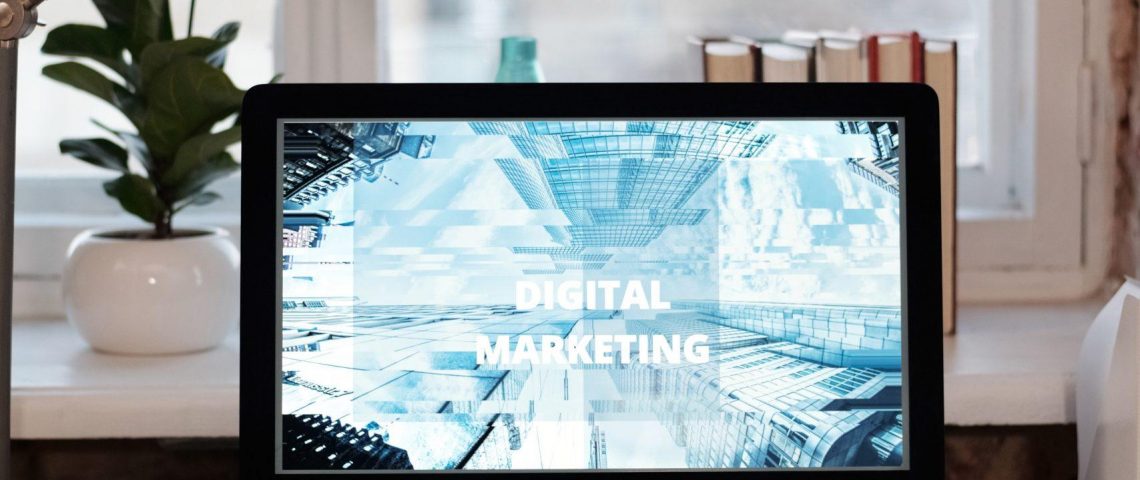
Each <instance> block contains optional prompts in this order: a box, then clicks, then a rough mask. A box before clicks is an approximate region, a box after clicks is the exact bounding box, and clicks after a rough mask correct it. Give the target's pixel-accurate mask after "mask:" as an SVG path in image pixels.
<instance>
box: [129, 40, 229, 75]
mask: <svg viewBox="0 0 1140 480" xmlns="http://www.w3.org/2000/svg"><path fill="white" fill-rule="evenodd" d="M225 49H226V44H225V43H222V42H219V41H217V40H214V39H212V38H202V37H190V38H184V39H181V40H174V41H170V42H159V43H154V44H151V45H150V46H148V47H146V49H144V50H143V52H142V55H141V57H140V60H139V65H140V68H141V70H142V83H143V85H150V83H151V81H152V80H154V77H155V76H156V75H158V73H159V72H161V71H162V70H163V69H164V68H166V67H167V66H169V65H170V63H171V62H172V61H174V60H175V59H177V58H181V57H188V56H189V57H198V58H201V59H208V58H210V56H211V55H214V54H216V53H217V52H219V51H222V52H223V58H224V57H225V54H224V52H225ZM207 63H210V64H211V65H213V63H211V62H209V61H207ZM214 66H215V67H217V66H218V65H214Z"/></svg>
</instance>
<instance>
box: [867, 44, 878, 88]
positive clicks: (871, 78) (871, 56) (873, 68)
mask: <svg viewBox="0 0 1140 480" xmlns="http://www.w3.org/2000/svg"><path fill="white" fill-rule="evenodd" d="M867 81H868V82H871V83H877V82H878V81H879V36H878V35H871V36H869V37H867Z"/></svg>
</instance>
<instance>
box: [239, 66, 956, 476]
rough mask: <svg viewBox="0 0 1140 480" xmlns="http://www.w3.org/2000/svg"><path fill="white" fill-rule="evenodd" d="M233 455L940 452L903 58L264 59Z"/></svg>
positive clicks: (923, 125)
mask: <svg viewBox="0 0 1140 480" xmlns="http://www.w3.org/2000/svg"><path fill="white" fill-rule="evenodd" d="M243 122H244V125H245V130H244V132H243V133H244V136H243V144H242V153H243V156H242V158H243V159H244V162H243V168H244V170H245V171H244V172H243V175H242V188H243V190H244V195H243V205H242V209H243V218H244V226H243V232H242V240H241V243H242V247H243V248H242V251H243V253H244V268H243V272H242V352H241V356H242V364H241V375H242V386H241V449H242V462H243V466H242V469H243V475H244V476H245V477H246V478H341V477H345V478H390V477H392V478H395V477H399V478H403V477H409V476H417V475H424V474H440V475H455V476H458V477H467V476H474V477H480V478H491V477H492V476H493V477H494V478H531V477H532V476H534V475H540V476H541V475H551V476H558V477H563V478H588V477H598V478H603V477H608V478H619V477H622V478H626V477H639V478H656V477H657V476H659V475H691V476H693V478H715V477H741V478H742V477H743V476H745V475H748V476H755V475H759V476H760V478H818V479H864V478H867V479H869V478H875V479H930V478H940V477H941V476H942V475H943V473H942V470H943V460H942V456H943V451H942V450H943V443H942V442H943V440H942V432H943V426H942V423H943V422H942V419H943V413H942V412H943V407H942V354H941V347H942V343H941V328H940V327H941V322H940V318H941V311H942V310H941V299H940V295H941V291H942V289H941V288H940V278H941V276H940V268H941V261H940V245H939V241H940V240H939V239H940V235H939V179H938V172H939V169H938V165H939V162H938V144H937V142H938V125H937V106H936V99H935V95H934V93H933V92H932V91H931V90H930V89H929V88H928V87H925V86H921V85H908V84H869V85H843V84H813V85H790V84H789V85H781V84H772V85H768V84H574V85H571V84H542V85H446V84H437V85H412V84H406V85H268V86H260V87H257V88H254V89H253V90H251V91H250V92H249V94H248V95H247V97H246V101H245V108H244V110H243Z"/></svg>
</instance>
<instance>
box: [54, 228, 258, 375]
mask: <svg viewBox="0 0 1140 480" xmlns="http://www.w3.org/2000/svg"><path fill="white" fill-rule="evenodd" d="M137 233H139V232H137V231H122V230H118V231H115V230H88V231H86V232H83V233H81V234H80V235H79V236H78V237H75V240H73V241H72V242H71V247H70V248H69V249H68V251H67V264H66V266H65V267H64V273H63V300H64V308H65V309H66V311H67V318H68V319H69V320H70V321H71V324H72V325H74V326H75V328H76V330H78V331H79V334H80V335H81V336H83V338H84V339H85V340H87V342H88V343H90V344H91V346H92V347H94V348H95V349H97V350H101V351H105V352H111V353H124V354H135V355H153V354H173V353H186V352H194V351H199V350H206V349H209V348H213V347H215V346H217V345H218V344H219V343H221V342H222V340H223V339H224V338H225V337H226V334H227V333H229V332H230V331H232V329H233V328H234V324H235V323H236V322H237V319H238V304H239V291H238V281H239V273H238V268H239V255H238V250H237V248H236V247H234V244H233V242H232V241H231V240H230V237H229V234H228V233H227V232H226V231H225V230H221V229H205V230H179V231H176V234H177V235H178V236H176V237H175V238H173V239H167V240H140V239H137V238H132V237H133V236H132V235H131V234H137Z"/></svg>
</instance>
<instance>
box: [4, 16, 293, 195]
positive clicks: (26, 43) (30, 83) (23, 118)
mask: <svg viewBox="0 0 1140 480" xmlns="http://www.w3.org/2000/svg"><path fill="white" fill-rule="evenodd" d="M197 3H198V5H197V14H196V15H195V20H194V30H195V33H196V34H198V35H209V34H211V33H213V31H214V29H216V28H218V27H219V26H221V25H222V24H223V23H225V22H228V21H239V22H241V32H240V34H239V35H238V38H237V40H236V41H235V42H234V43H233V44H231V45H230V49H229V60H228V61H227V62H226V71H227V72H228V73H229V74H230V77H231V78H233V80H234V83H236V84H237V85H238V86H239V87H243V88H246V87H249V86H252V85H256V84H259V83H265V82H267V81H269V79H270V78H273V75H274V64H273V61H274V57H273V29H274V15H273V14H272V12H274V11H275V4H276V0H242V1H240V2H225V1H222V0H202V1H199V2H197ZM189 6H190V1H189V0H172V1H171V6H170V8H171V15H172V16H173V17H174V35H175V37H176V38H181V37H184V36H185V35H186V23H187V17H188V14H187V12H188V11H189ZM39 14H40V20H41V21H42V22H44V23H46V24H47V26H46V27H40V28H38V29H37V30H36V31H35V33H34V34H33V35H32V36H30V37H28V38H27V39H25V40H22V41H21V44H20V70H19V80H18V81H19V87H18V88H19V95H18V102H19V103H18V105H17V108H19V115H20V120H19V122H18V123H17V129H18V130H17V132H16V138H18V139H19V143H18V144H17V145H16V149H17V150H16V161H17V166H18V168H19V170H20V173H21V174H44V173H49V172H50V173H61V172H66V173H71V174H77V173H85V174H90V173H96V172H101V170H100V169H98V168H96V167H93V166H89V165H87V164H85V163H83V162H80V161H78V160H75V159H73V158H70V157H64V156H62V155H60V154H59V141H60V140H61V139H63V138H71V137H77V138H85V137H95V136H103V135H105V133H104V132H103V131H102V130H100V129H99V128H98V127H96V126H94V125H93V124H92V123H91V119H92V118H94V119H98V120H99V121H101V122H104V123H107V124H109V125H111V126H113V127H116V128H128V127H130V124H129V123H128V122H127V121H126V119H124V118H122V114H120V113H119V112H118V110H115V109H114V107H111V106H110V105H107V104H106V103H104V102H103V101H102V100H99V99H96V98H94V97H92V96H91V95H89V94H87V93H84V92H80V91H78V90H76V89H74V88H71V87H69V86H66V85H63V84H61V83H58V82H56V81H54V80H50V79H48V78H46V77H44V76H43V75H42V74H40V70H41V69H42V68H43V67H44V66H45V65H50V64H53V63H57V62H62V61H66V60H67V59H66V58H63V57H58V56H49V55H44V54H42V53H40V47H41V46H42V45H43V42H44V39H45V38H47V33H48V31H50V30H51V28H53V27H56V26H59V25H63V24H67V23H82V24H89V25H100V26H101V25H103V18H102V17H101V16H100V15H99V11H98V10H97V9H96V8H95V5H94V4H93V3H92V2H91V1H89V0H73V1H63V2H60V1H51V2H44V3H43V4H42V5H40V7H39ZM100 68H101V67H100ZM103 71H104V72H106V70H103ZM108 76H109V77H111V78H115V77H114V74H113V73H108ZM109 201H110V200H109Z"/></svg>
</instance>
